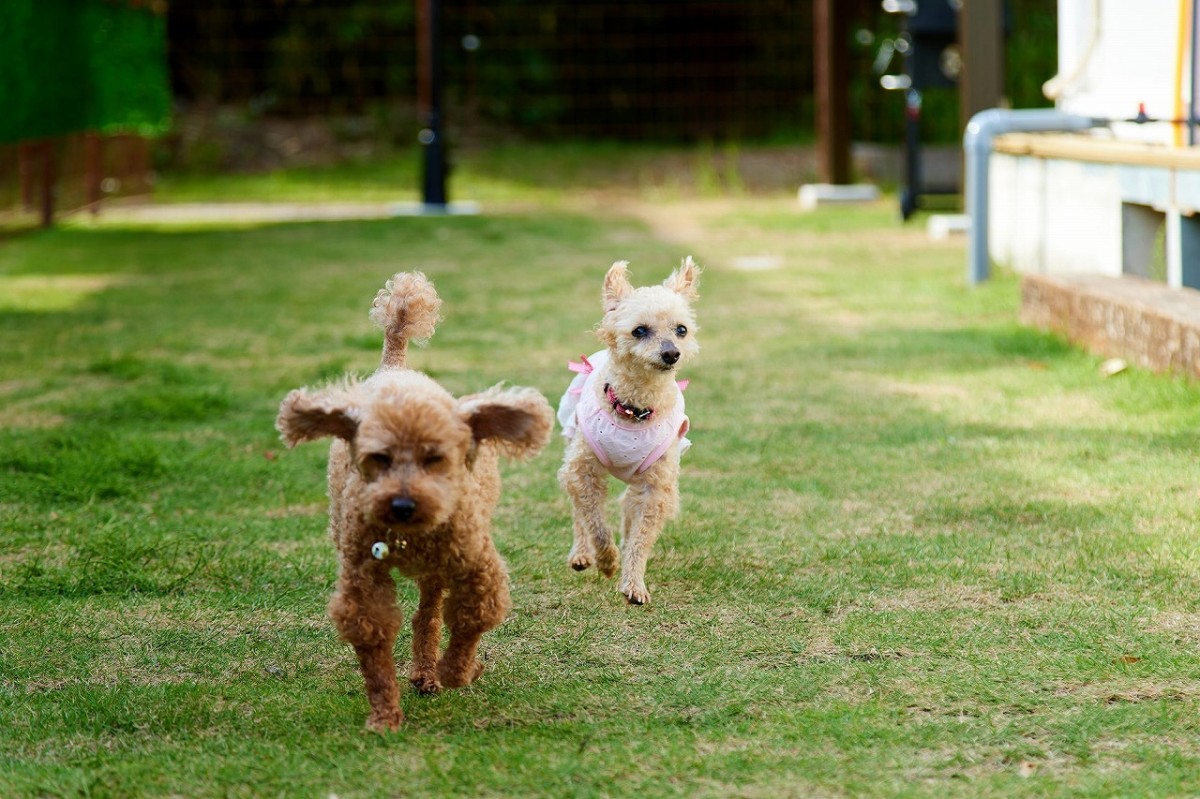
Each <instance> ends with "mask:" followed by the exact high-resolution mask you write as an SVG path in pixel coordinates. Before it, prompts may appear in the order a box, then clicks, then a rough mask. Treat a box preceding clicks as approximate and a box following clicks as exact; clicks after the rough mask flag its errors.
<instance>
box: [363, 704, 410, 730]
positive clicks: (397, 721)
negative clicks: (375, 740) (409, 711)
mask: <svg viewBox="0 0 1200 799" xmlns="http://www.w3.org/2000/svg"><path fill="white" fill-rule="evenodd" d="M403 723H404V713H403V712H402V711H401V710H400V708H393V709H389V710H384V711H379V710H373V711H371V716H370V717H369V718H368V719H367V729H368V730H370V731H371V732H380V733H383V732H396V731H398V730H399V729H400V725H401V724H403Z"/></svg>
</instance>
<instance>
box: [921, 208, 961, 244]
mask: <svg viewBox="0 0 1200 799" xmlns="http://www.w3.org/2000/svg"><path fill="white" fill-rule="evenodd" d="M970 231H971V217H969V216H967V215H966V214H934V215H933V216H931V217H929V222H928V224H926V226H925V232H926V233H928V234H929V238H931V239H933V240H934V241H945V240H947V239H949V238H950V237H951V236H963V235H966V234H967V233H969V232H970Z"/></svg>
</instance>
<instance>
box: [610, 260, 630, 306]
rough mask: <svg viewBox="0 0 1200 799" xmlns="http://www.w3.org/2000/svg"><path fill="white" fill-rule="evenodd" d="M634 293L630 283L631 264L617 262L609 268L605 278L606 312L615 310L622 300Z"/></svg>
mask: <svg viewBox="0 0 1200 799" xmlns="http://www.w3.org/2000/svg"><path fill="white" fill-rule="evenodd" d="M632 293H633V284H632V283H630V282H629V262H628V261H617V262H616V263H615V264H613V265H612V266H610V267H609V268H608V274H606V275H605V276H604V312H605V313H608V312H609V311H612V310H615V309H616V307H617V305H619V304H620V303H621V300H623V299H625V298H626V297H628V296H629V295H630V294H632Z"/></svg>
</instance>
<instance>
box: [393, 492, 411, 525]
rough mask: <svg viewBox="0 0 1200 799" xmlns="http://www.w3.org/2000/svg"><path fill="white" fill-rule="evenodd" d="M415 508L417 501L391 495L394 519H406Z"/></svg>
mask: <svg viewBox="0 0 1200 799" xmlns="http://www.w3.org/2000/svg"><path fill="white" fill-rule="evenodd" d="M416 510H417V503H415V502H413V501H412V500H411V499H409V498H408V497H392V518H393V519H395V520H396V521H398V522H406V521H408V520H409V519H411V518H412V517H413V513H414V512H415V511H416Z"/></svg>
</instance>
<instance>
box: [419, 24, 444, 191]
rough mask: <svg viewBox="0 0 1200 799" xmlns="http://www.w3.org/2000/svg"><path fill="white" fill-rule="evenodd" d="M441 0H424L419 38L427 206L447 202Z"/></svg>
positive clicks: (422, 137) (424, 178)
mask: <svg viewBox="0 0 1200 799" xmlns="http://www.w3.org/2000/svg"><path fill="white" fill-rule="evenodd" d="M441 5H442V4H441V0H421V4H420V7H421V10H422V11H424V14H423V15H422V16H423V18H424V25H423V26H422V30H421V38H422V39H423V41H421V42H419V45H420V51H421V64H420V71H421V76H420V78H419V80H420V81H421V83H422V84H423V85H422V86H421V87H420V88H421V89H422V91H421V94H422V95H424V97H423V98H422V99H423V100H424V102H422V104H421V105H422V108H421V116H422V119H421V125H422V128H421V132H420V134H419V136H418V139H419V141H420V142H421V145H422V147H423V148H424V160H423V170H422V179H421V197H422V200H423V201H424V203H425V205H427V206H430V205H432V206H444V205H446V147H445V142H444V136H443V131H442V125H443V121H444V120H443V119H442V82H443V79H444V75H443V68H442V44H441V13H442V9H441Z"/></svg>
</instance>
